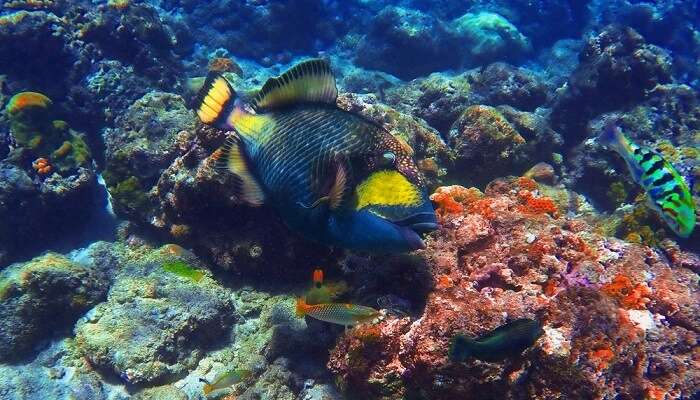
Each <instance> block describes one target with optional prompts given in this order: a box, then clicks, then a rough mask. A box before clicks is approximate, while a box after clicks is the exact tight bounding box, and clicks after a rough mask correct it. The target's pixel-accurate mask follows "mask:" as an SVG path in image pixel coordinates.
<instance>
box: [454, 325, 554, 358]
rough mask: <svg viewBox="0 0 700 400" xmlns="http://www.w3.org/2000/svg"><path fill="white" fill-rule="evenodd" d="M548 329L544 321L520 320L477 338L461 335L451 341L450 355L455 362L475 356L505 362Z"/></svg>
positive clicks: (531, 343)
mask: <svg viewBox="0 0 700 400" xmlns="http://www.w3.org/2000/svg"><path fill="white" fill-rule="evenodd" d="M542 333H544V331H543V330H542V324H540V323H539V322H538V321H535V320H532V319H527V318H523V319H517V320H515V321H512V322H509V323H507V324H505V325H502V326H499V327H498V328H496V329H494V330H492V331H491V332H489V333H487V334H485V335H483V336H480V337H479V338H477V339H470V338H468V337H466V336H464V335H463V334H457V335H455V337H453V338H452V340H451V341H450V351H449V353H448V354H449V357H450V360H452V361H465V360H466V359H467V358H469V357H474V358H477V359H479V360H483V361H490V362H494V361H503V360H505V359H507V358H510V357H515V356H518V355H519V354H520V353H522V352H523V351H525V349H527V348H528V347H530V346H532V345H533V344H534V343H535V341H537V338H539V337H540V336H541V335H542Z"/></svg>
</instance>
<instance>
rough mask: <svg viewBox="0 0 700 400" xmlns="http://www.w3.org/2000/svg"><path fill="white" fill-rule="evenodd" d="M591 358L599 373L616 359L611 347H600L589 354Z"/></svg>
mask: <svg viewBox="0 0 700 400" xmlns="http://www.w3.org/2000/svg"><path fill="white" fill-rule="evenodd" d="M588 356H589V358H590V359H591V361H592V362H593V363H594V364H595V366H596V369H597V370H598V371H602V370H604V369H606V368H608V366H609V365H610V362H611V361H612V360H613V358H615V353H613V351H612V350H611V349H610V347H609V346H606V347H600V348H598V349H596V350H592V351H590V352H589V353H588Z"/></svg>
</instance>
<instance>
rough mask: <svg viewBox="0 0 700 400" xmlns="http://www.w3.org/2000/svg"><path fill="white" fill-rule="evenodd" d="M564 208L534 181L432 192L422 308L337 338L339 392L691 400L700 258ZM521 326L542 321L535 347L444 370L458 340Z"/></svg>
mask: <svg viewBox="0 0 700 400" xmlns="http://www.w3.org/2000/svg"><path fill="white" fill-rule="evenodd" d="M549 196H551V197H549ZM570 196H572V194H571V193H567V192H565V191H564V192H562V191H561V189H558V188H552V187H547V186H544V185H541V184H538V183H536V182H535V181H533V180H531V179H529V178H518V179H514V180H510V181H506V180H499V181H494V182H493V183H491V184H490V185H489V186H488V187H487V188H486V191H485V193H482V192H481V191H479V190H478V189H476V188H469V189H467V188H464V187H461V186H448V187H441V188H439V189H438V190H437V191H436V192H435V193H434V194H433V200H434V201H435V202H436V203H437V204H438V213H439V214H440V216H441V217H442V228H441V230H440V231H439V232H438V233H437V234H435V235H433V236H431V240H430V242H429V244H428V246H427V248H426V249H425V250H421V251H419V252H418V254H417V256H418V257H420V258H421V259H422V260H423V262H424V263H425V265H426V267H427V268H428V271H429V272H430V275H431V279H432V282H433V288H432V290H431V293H430V295H429V296H428V298H427V302H426V305H425V307H424V308H423V309H422V310H421V312H420V313H419V314H418V315H416V316H415V318H407V317H403V318H397V317H388V318H386V319H385V320H384V321H382V322H380V323H378V324H375V325H369V326H366V327H361V328H358V329H355V330H353V331H351V332H350V333H349V334H347V335H345V336H344V337H342V338H341V339H340V341H339V343H338V345H337V346H336V348H335V349H334V350H333V352H332V354H331V358H330V361H329V364H328V366H329V368H330V369H331V370H332V371H333V372H334V373H335V374H337V376H338V377H339V379H340V382H341V387H345V388H347V389H348V391H349V392H351V393H352V394H353V396H355V397H354V398H384V399H387V398H397V399H399V398H407V397H408V398H411V397H415V396H419V397H426V398H445V399H447V398H465V397H469V396H472V395H473V394H474V393H479V392H484V393H488V395H484V396H485V398H491V397H497V398H523V393H526V394H527V398H608V397H615V396H627V397H630V398H645V397H646V398H654V397H653V396H658V398H661V397H662V396H665V395H667V394H669V395H672V396H675V397H681V398H690V397H692V395H693V394H694V393H696V390H697V387H698V386H697V385H698V382H699V381H698V380H699V379H700V376H698V374H697V371H696V370H694V369H693V368H692V367H689V366H690V365H692V363H693V358H694V355H693V347H694V346H695V345H696V344H697V330H698V323H699V322H698V320H697V312H698V303H697V301H696V300H693V299H697V296H698V292H697V290H698V288H697V286H695V285H693V284H692V283H690V282H692V281H693V280H694V279H695V278H694V276H695V274H696V272H694V271H697V268H698V265H697V264H695V263H697V262H698V261H700V259H698V258H697V257H696V256H693V255H690V254H686V257H687V256H690V257H691V258H693V257H694V260H695V261H693V263H694V265H689V264H686V265H680V264H678V263H677V262H675V261H673V260H674V259H673V258H669V259H670V260H671V261H668V259H666V258H665V257H664V256H663V255H662V254H663V253H658V252H655V251H654V250H653V249H650V248H649V247H645V246H639V245H635V244H630V243H625V242H623V241H620V240H617V239H608V238H605V237H603V236H601V235H600V234H597V233H596V230H597V227H596V225H595V223H593V224H591V222H588V221H586V218H574V219H570V218H562V217H561V215H563V214H564V213H565V212H575V213H583V212H585V209H586V208H587V206H586V205H585V203H583V204H578V205H577V206H575V208H574V209H573V210H572V209H570V207H571V205H570V203H571V199H570V198H569V197H570ZM574 201H575V200H574ZM667 254H668V253H667ZM523 317H525V318H534V319H538V320H541V321H543V324H544V334H543V336H542V337H541V338H540V339H539V340H537V342H536V343H535V344H534V346H533V347H532V348H530V349H528V350H527V351H526V352H525V353H524V354H523V355H522V356H521V357H520V356H519V357H515V358H513V359H510V360H507V361H505V362H500V363H499V362H484V361H480V360H475V359H470V360H467V361H466V362H463V363H460V362H452V361H450V360H449V359H448V357H447V351H448V349H449V340H450V339H451V338H452V337H453V336H454V335H455V334H456V333H457V332H463V333H465V334H467V335H469V336H473V337H476V336H479V335H481V334H483V333H484V332H488V331H489V330H492V329H494V328H496V327H498V326H500V325H503V324H504V323H505V322H507V321H509V320H514V319H518V318H523ZM662 342H663V345H662V344H661V343H662Z"/></svg>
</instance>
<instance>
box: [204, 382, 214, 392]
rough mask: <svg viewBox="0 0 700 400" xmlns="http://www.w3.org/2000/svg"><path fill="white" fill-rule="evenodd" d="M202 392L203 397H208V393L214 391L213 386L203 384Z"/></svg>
mask: <svg viewBox="0 0 700 400" xmlns="http://www.w3.org/2000/svg"><path fill="white" fill-rule="evenodd" d="M202 391H203V392H204V395H208V394H209V393H211V392H213V391H214V385H211V384H209V383H205V384H204V388H203V389H202Z"/></svg>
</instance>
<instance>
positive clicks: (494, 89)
mask: <svg viewBox="0 0 700 400" xmlns="http://www.w3.org/2000/svg"><path fill="white" fill-rule="evenodd" d="M471 87H472V89H473V90H474V91H475V92H477V93H478V94H479V95H480V96H481V97H483V99H484V101H483V104H488V105H492V106H500V105H508V106H513V107H515V108H517V109H519V110H523V111H533V110H535V108H537V107H539V106H542V105H544V103H545V102H546V101H547V89H546V87H545V85H544V83H543V82H542V81H541V79H540V78H539V77H537V76H536V75H534V74H532V72H529V71H528V70H526V69H523V68H514V67H513V66H511V65H508V64H505V63H494V64H491V65H489V66H488V67H486V69H484V70H483V71H481V73H479V74H478V75H476V76H475V77H474V79H473V81H472V82H471Z"/></svg>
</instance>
